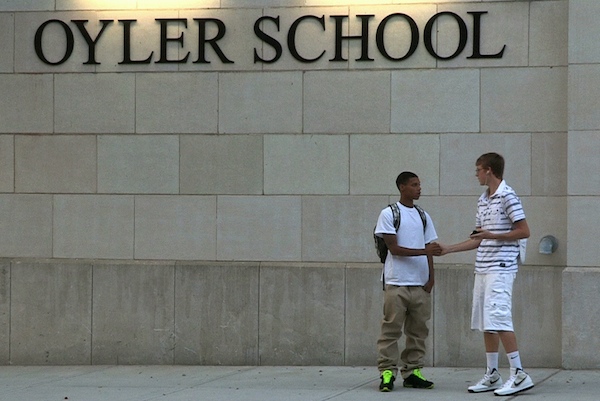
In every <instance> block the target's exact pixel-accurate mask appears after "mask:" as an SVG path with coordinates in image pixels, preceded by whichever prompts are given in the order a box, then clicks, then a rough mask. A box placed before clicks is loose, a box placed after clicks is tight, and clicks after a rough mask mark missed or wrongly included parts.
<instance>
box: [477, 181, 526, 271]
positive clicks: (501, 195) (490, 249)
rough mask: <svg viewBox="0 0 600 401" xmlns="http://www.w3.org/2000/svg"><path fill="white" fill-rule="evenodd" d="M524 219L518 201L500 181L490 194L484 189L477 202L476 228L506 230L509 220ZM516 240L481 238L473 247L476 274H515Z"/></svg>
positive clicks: (509, 227) (492, 230) (510, 190)
mask: <svg viewBox="0 0 600 401" xmlns="http://www.w3.org/2000/svg"><path fill="white" fill-rule="evenodd" d="M523 219H525V212H524V211H523V207H522V206H521V200H520V199H519V197H518V196H517V194H516V193H515V191H514V190H513V189H512V188H511V187H509V186H508V185H506V183H505V182H504V180H503V181H502V182H501V183H500V186H498V189H497V190H496V192H495V193H494V194H493V195H492V196H488V194H487V191H486V192H484V193H483V194H482V195H481V196H480V197H479V200H478V201H477V216H476V227H481V228H482V229H484V230H488V231H491V232H493V233H506V232H509V231H510V230H511V229H512V226H513V223H515V222H517V221H520V220H523ZM518 256H519V241H517V240H515V241H499V240H495V239H484V240H482V241H481V244H480V245H479V248H477V259H476V260H475V272H476V273H516V272H517V269H518V264H517V257H518Z"/></svg>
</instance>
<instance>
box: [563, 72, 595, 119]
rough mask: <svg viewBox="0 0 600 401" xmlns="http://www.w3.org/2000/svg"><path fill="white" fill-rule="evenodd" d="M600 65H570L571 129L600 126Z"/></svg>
mask: <svg viewBox="0 0 600 401" xmlns="http://www.w3.org/2000/svg"><path fill="white" fill-rule="evenodd" d="M599 96H600V65H599V64H586V65H571V66H569V90H568V97H569V104H568V110H569V112H568V114H569V130H572V131H575V130H596V129H598V127H599V126H600V116H598V113H596V111H597V110H598V97H599Z"/></svg>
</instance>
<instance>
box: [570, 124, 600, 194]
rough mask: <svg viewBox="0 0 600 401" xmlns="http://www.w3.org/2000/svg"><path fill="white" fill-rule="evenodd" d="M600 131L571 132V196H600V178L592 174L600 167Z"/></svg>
mask: <svg viewBox="0 0 600 401" xmlns="http://www.w3.org/2000/svg"><path fill="white" fill-rule="evenodd" d="M599 151H600V131H571V132H569V139H568V146H567V152H568V156H567V157H568V161H567V165H568V170H567V171H568V177H567V185H568V193H569V195H600V177H598V176H597V175H596V174H590V172H592V171H594V169H597V168H599V167H600V160H598V157H597V156H596V155H597V154H598V152H599Z"/></svg>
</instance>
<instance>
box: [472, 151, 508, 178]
mask: <svg viewBox="0 0 600 401" xmlns="http://www.w3.org/2000/svg"><path fill="white" fill-rule="evenodd" d="M475 165H477V166H481V167H484V168H490V169H491V170H492V173H493V174H494V175H495V176H496V177H498V178H500V179H502V175H504V157H502V156H501V155H499V154H498V153H495V152H490V153H484V154H483V155H481V156H479V158H478V159H477V162H476V163H475Z"/></svg>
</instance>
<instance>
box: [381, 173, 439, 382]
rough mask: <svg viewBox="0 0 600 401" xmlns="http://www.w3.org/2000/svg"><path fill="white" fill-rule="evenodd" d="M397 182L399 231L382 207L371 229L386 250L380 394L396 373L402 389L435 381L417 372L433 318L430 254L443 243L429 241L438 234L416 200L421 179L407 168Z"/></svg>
mask: <svg viewBox="0 0 600 401" xmlns="http://www.w3.org/2000/svg"><path fill="white" fill-rule="evenodd" d="M396 186H397V187H398V190H399V191H400V201H399V202H397V203H396V205H395V206H397V207H398V209H399V217H400V227H399V229H398V231H396V228H395V226H394V215H393V212H392V208H391V207H386V208H385V209H383V210H382V211H381V213H380V215H379V219H378V220H377V226H376V227H375V234H376V235H377V236H380V237H381V238H383V239H384V241H385V243H386V245H387V248H388V255H387V258H386V260H385V265H384V273H383V277H382V280H383V281H384V289H385V294H384V306H383V314H384V316H383V321H382V323H381V335H380V337H379V340H378V341H377V351H378V358H377V365H378V369H379V372H380V374H381V384H380V385H379V390H380V391H384V392H387V391H391V390H392V389H393V388H394V381H395V378H396V376H397V375H398V371H400V374H401V376H402V378H403V379H404V383H403V385H404V387H412V388H433V383H432V382H430V381H429V380H427V379H425V377H423V375H422V374H421V368H423V357H424V355H425V340H426V339H427V336H428V334H429V329H428V327H427V321H428V320H429V319H430V318H431V290H432V288H433V285H434V272H433V255H436V256H438V255H440V254H441V247H440V246H439V245H438V244H436V243H434V242H433V241H434V240H436V239H437V234H436V232H435V228H434V226H433V222H432V221H431V218H430V217H429V215H428V214H427V213H426V212H424V211H423V210H422V209H420V208H418V207H416V206H415V204H414V201H415V200H417V199H419V197H420V196H421V182H420V181H419V177H417V175H416V174H414V173H411V172H406V171H405V172H403V173H401V174H400V175H399V176H398V178H397V179H396ZM403 331H404V334H405V336H406V346H405V348H404V351H403V352H402V354H400V353H399V349H398V340H399V339H400V336H401V335H402V332H403ZM400 361H402V366H400V367H399V366H398V365H399V362H400Z"/></svg>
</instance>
